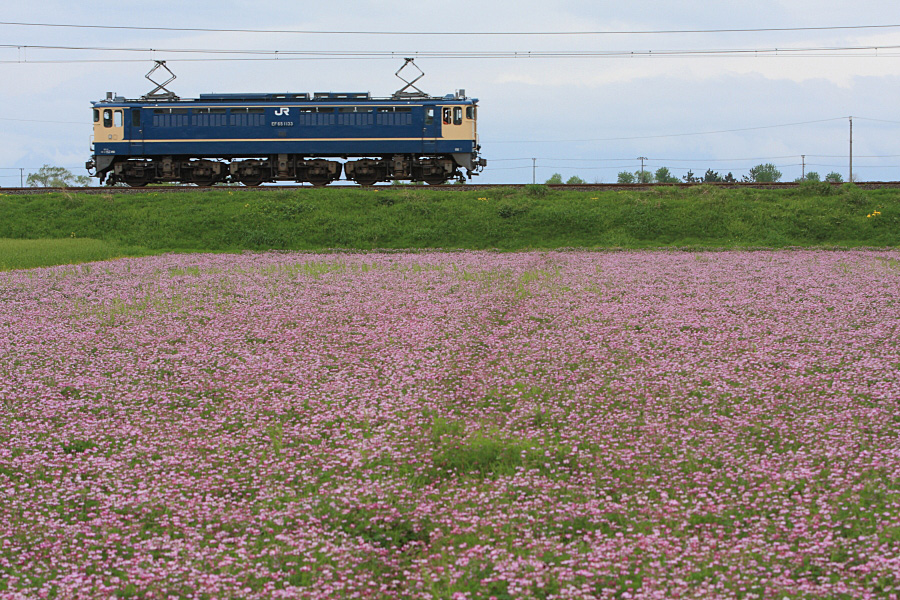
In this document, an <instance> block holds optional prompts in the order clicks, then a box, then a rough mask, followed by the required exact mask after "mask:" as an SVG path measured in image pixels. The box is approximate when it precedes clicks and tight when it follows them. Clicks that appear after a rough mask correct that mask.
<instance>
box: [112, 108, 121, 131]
mask: <svg viewBox="0 0 900 600" xmlns="http://www.w3.org/2000/svg"><path fill="white" fill-rule="evenodd" d="M122 122H123V121H122V111H121V110H114V111H113V125H114V126H115V127H121V126H122Z"/></svg>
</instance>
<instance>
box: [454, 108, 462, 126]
mask: <svg viewBox="0 0 900 600" xmlns="http://www.w3.org/2000/svg"><path fill="white" fill-rule="evenodd" d="M453 124H454V125H462V106H457V107H456V108H454V109H453Z"/></svg>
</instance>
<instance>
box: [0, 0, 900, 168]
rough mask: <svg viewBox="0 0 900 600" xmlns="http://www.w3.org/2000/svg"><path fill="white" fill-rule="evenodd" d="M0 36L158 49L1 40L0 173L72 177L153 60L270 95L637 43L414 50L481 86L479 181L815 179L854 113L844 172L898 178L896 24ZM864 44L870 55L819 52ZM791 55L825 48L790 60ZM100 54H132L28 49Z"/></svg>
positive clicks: (295, 22)
mask: <svg viewBox="0 0 900 600" xmlns="http://www.w3.org/2000/svg"><path fill="white" fill-rule="evenodd" d="M0 6H2V8H3V10H2V11H0V20H2V21H5V22H28V23H55V24H77V25H106V26H114V25H118V26H140V27H162V28H166V27H168V28H175V27H181V28H208V29H258V30H269V31H271V30H293V31H296V30H304V31H356V32H359V31H382V32H384V31H392V32H416V31H418V32H573V31H604V32H608V31H618V32H636V31H660V30H709V29H754V28H810V27H834V26H864V25H900V3H897V2H896V0H892V1H888V0H857V1H856V2H846V1H837V0H816V1H815V2H813V1H807V0H794V1H777V0H761V1H757V2H752V3H750V2H729V1H723V0H718V1H711V0H693V1H682V2H672V1H665V2H663V1H659V2H657V1H646V0H643V1H642V0H635V1H632V2H628V3H623V2H621V1H617V2H606V1H597V0H593V1H591V0H569V1H557V2H546V1H533V0H516V1H506V0H502V1H495V2H476V1H472V0H457V1H455V2H452V3H451V2H447V3H441V2H411V1H407V0H393V1H391V2H384V1H383V0H378V1H374V0H372V1H369V0H356V1H352V2H351V1H347V0H331V1H329V2H322V1H317V2H297V1H292V2H288V1H268V2H267V1H251V0H231V1H228V0H223V1H219V2H205V1H198V2H183V1H178V2H176V1H174V0H157V1H156V2H153V3H145V2H130V1H129V2H115V3H109V5H106V4H104V3H99V4H98V3H72V2H69V1H57V0H50V1H39V2H30V3H28V2H13V1H11V0H0ZM0 40H2V42H0V43H2V44H4V45H13V46H41V45H56V46H94V47H109V48H158V49H160V50H158V51H156V52H154V53H149V52H104V51H97V50H78V51H75V50H65V51H64V50H49V49H48V50H41V49H36V48H27V49H24V48H19V47H15V48H0V61H2V62H0V74H2V84H0V109H2V110H0V115H2V116H0V131H2V136H0V139H2V142H3V143H2V144H0V167H5V168H17V167H24V168H26V174H27V171H28V170H31V169H35V168H37V167H40V166H41V165H43V164H53V165H59V166H65V167H67V168H69V169H71V170H72V171H73V172H75V173H76V174H84V167H83V165H84V162H85V161H86V160H87V159H88V158H89V155H90V150H89V142H90V134H91V123H90V110H89V109H90V101H92V100H99V99H101V98H103V97H104V94H105V92H107V91H114V92H117V93H119V94H121V95H125V96H127V97H129V98H136V97H139V96H141V95H142V94H144V93H146V92H148V91H149V90H150V87H152V86H150V85H149V84H148V82H147V81H146V80H145V79H144V74H145V73H146V72H147V71H148V70H149V68H150V67H151V66H152V60H153V59H159V60H167V61H168V64H169V66H170V67H171V68H172V70H173V71H175V73H176V74H177V75H178V79H177V80H176V81H175V83H173V84H172V86H171V89H172V90H173V91H175V92H176V93H177V94H178V95H180V96H182V97H185V98H187V97H194V96H196V95H197V94H200V93H206V92H263V91H280V92H284V91H296V92H314V91H369V92H371V93H372V94H374V95H376V96H387V95H390V94H391V93H392V92H393V91H395V90H396V89H397V88H398V87H400V82H399V81H398V80H397V79H395V78H394V71H396V70H397V68H399V66H400V65H401V64H402V58H400V57H403V56H407V55H411V54H412V53H414V52H429V51H431V52H435V51H438V52H440V51H446V52H450V51H453V52H461V51H467V52H498V51H517V52H523V53H528V52H540V51H560V52H578V51H588V52H597V51H613V50H616V51H625V52H634V53H636V55H635V56H629V57H621V56H620V57H587V58H585V57H582V58H524V57H523V58H515V59H510V58H473V59H462V58H428V57H423V58H420V59H418V60H417V61H416V62H417V64H418V65H419V66H420V67H421V68H422V69H423V70H424V71H425V73H426V76H425V78H424V79H422V80H421V81H420V87H422V88H423V89H424V90H425V91H427V92H429V93H431V94H433V95H443V94H446V93H452V92H453V91H455V90H456V89H459V88H465V90H466V92H467V94H468V95H469V96H474V97H477V98H479V106H480V109H479V110H480V113H479V117H480V120H479V133H480V137H481V143H482V147H483V155H484V156H485V157H486V158H487V159H488V168H487V170H486V171H485V173H484V174H483V175H482V176H481V179H480V181H482V182H484V183H505V182H530V181H531V180H532V161H531V158H532V157H534V158H537V159H538V160H537V166H538V168H537V174H536V178H537V180H538V181H543V180H546V179H547V178H548V177H550V176H551V175H552V174H553V173H555V172H557V173H560V174H562V175H563V178H564V179H567V178H568V177H570V176H572V175H579V176H580V177H582V178H583V179H585V180H587V181H601V182H610V181H615V180H616V174H617V173H618V172H619V171H621V170H630V171H634V170H637V169H638V168H639V167H640V161H639V160H636V158H637V157H639V156H644V157H647V158H648V160H647V161H646V163H645V166H646V168H648V169H649V170H656V168H658V167H660V166H666V167H668V168H669V169H670V170H671V171H672V172H673V173H675V174H676V175H679V176H680V175H683V174H684V173H685V172H686V171H687V170H688V169H692V170H693V171H694V173H695V174H702V173H703V172H704V171H705V170H706V169H707V168H712V169H714V170H716V171H719V172H720V173H722V174H723V175H724V174H725V173H726V172H729V171H731V172H733V173H734V174H735V176H737V177H740V176H741V175H744V174H746V173H747V171H748V170H749V168H750V167H752V166H753V165H756V164H759V163H763V162H772V163H774V164H776V165H777V166H778V167H779V168H780V170H781V171H782V172H783V173H784V177H783V179H784V180H792V179H794V178H796V177H799V176H800V172H801V166H800V165H801V155H806V163H807V167H806V169H807V171H816V172H818V173H819V174H820V175H822V176H824V175H825V174H826V173H828V172H830V171H837V172H839V173H841V174H842V175H843V177H844V178H845V179H846V178H847V176H848V138H849V123H848V120H847V117H848V116H851V115H852V116H853V117H854V119H853V134H854V135H853V138H854V139H853V141H854V144H853V153H854V175H855V176H856V178H857V179H859V180H870V181H872V180H900V102H898V100H900V27H895V28H889V27H882V28H879V29H871V28H870V29H844V30H807V31H756V32H752V31H745V32H722V33H665V34H663V33H633V34H632V33H629V34H601V35H509V36H506V35H504V36H487V35H446V36H445V35H431V36H421V35H419V36H414V35H399V34H398V35H361V34H347V35H330V34H327V35H326V34H296V33H293V34H291V33H238V32H184V31H135V30H106V29H88V28H55V27H31V26H21V25H0ZM873 46H877V47H878V50H871V49H864V50H856V51H847V50H843V51H838V52H831V51H826V50H822V49H824V48H848V47H863V48H869V47H873ZM890 46H895V47H896V48H890ZM773 48H779V49H782V50H781V51H779V53H778V55H777V56H772V55H770V54H754V53H750V54H747V55H742V56H734V55H725V56H723V55H721V54H719V55H712V56H709V55H706V56H697V55H691V56H685V55H678V56H665V55H664V54H665V53H666V52H667V51H673V50H678V51H682V50H726V49H727V50H760V51H765V50H769V49H773ZM173 49H206V50H210V49H217V50H273V51H274V50H278V51H280V52H282V53H284V52H289V51H310V50H322V51H395V52H397V58H394V59H363V58H354V59H344V60H277V61H276V60H270V58H271V57H270V56H267V55H262V56H257V57H255V58H264V59H266V60H241V61H235V60H231V61H196V60H195V61H193V62H191V61H185V59H186V58H187V59H198V58H205V59H208V58H210V57H214V56H213V55H205V54H204V55H195V54H192V55H185V54H184V53H174V52H171V51H169V50H173ZM790 49H820V50H815V51H806V52H802V53H800V54H802V56H792V55H789V54H790ZM785 51H787V52H785ZM647 52H652V53H653V54H655V55H654V56H647V55H646V53H647ZM811 55H812V56H811ZM219 57H221V55H219ZM229 57H231V58H235V56H231V55H229ZM241 58H244V59H246V58H250V56H248V55H242V56H241ZM113 59H115V60H120V59H127V60H130V61H137V62H72V63H59V62H54V63H49V64H48V63H41V62H37V61H44V60H56V61H67V60H103V61H109V60H113ZM22 61H25V62H22ZM51 121H53V122H51ZM811 121H816V122H814V123H810V122H811ZM797 123H805V124H797ZM787 124H792V125H787ZM780 125H786V126H780ZM775 126H778V127H775ZM736 129H744V131H733V130H736ZM704 132H721V133H704ZM682 134H691V135H682ZM694 134H701V135H694ZM18 178H19V175H18V171H13V170H0V185H17V184H18Z"/></svg>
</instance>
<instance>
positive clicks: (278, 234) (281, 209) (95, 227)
mask: <svg viewBox="0 0 900 600" xmlns="http://www.w3.org/2000/svg"><path fill="white" fill-rule="evenodd" d="M874 211H878V213H874ZM869 215H871V216H869ZM898 225H900V191H897V190H875V191H868V190H867V191H863V190H861V189H859V188H858V187H856V186H854V185H852V184H848V185H845V186H843V187H840V188H832V187H829V186H827V185H815V184H810V185H806V186H802V187H800V188H796V189H791V190H756V189H719V188H713V187H704V186H700V187H696V188H684V189H679V188H674V187H673V188H664V189H654V190H650V191H636V192H612V191H610V192H583V191H568V190H560V191H557V190H550V189H548V188H546V187H545V186H527V187H526V188H525V189H524V190H513V189H500V190H492V191H478V190H471V191H469V190H464V189H462V190H453V191H441V190H430V189H428V188H418V187H412V186H408V187H402V186H397V187H384V188H378V189H377V190H364V189H359V188H350V189H342V188H330V189H310V188H301V189H297V190H272V191H264V190H243V189H225V188H223V189H221V190H214V191H207V192H197V191H193V190H190V189H186V190H185V191H184V192H175V193H171V192H153V191H152V189H150V190H148V191H147V192H146V193H143V194H117V193H116V192H115V190H110V192H109V193H108V194H102V195H86V194H78V193H75V192H72V193H51V194H44V195H33V196H2V197H0V238H10V239H61V238H68V239H71V238H73V237H74V238H76V239H77V238H90V239H92V240H99V241H101V242H105V243H106V244H107V246H106V247H105V250H91V251H90V252H88V253H87V254H85V253H84V252H82V250H84V248H86V246H84V247H81V248H80V249H78V250H77V251H73V252H74V253H75V255H78V256H83V257H87V259H88V260H93V259H94V258H92V256H93V255H92V254H91V252H95V253H96V256H98V257H108V256H116V255H121V254H128V253H131V254H144V253H148V252H152V253H159V252H166V251H240V250H268V249H279V250H321V249H328V248H347V249H359V250H365V249H372V248H466V249H484V248H497V249H501V250H518V249H524V248H561V247H621V248H645V247H667V246H694V247H754V246H766V247H784V246H823V245H826V246H831V245H834V246H845V247H853V246H896V245H898V244H900V227H898ZM92 243H93V242H92ZM8 248H9V242H6V243H5V245H4V246H2V247H0V265H3V264H7V265H9V264H12V261H11V259H10V258H9V252H10V251H9V250H8ZM13 251H14V252H15V251H16V250H15V249H14V250H13ZM104 252H106V253H108V256H103V255H104ZM76 260H78V258H77V257H76ZM6 268H10V267H9V266H7V267H6Z"/></svg>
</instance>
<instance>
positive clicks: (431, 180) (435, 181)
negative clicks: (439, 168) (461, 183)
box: [425, 175, 447, 185]
mask: <svg viewBox="0 0 900 600" xmlns="http://www.w3.org/2000/svg"><path fill="white" fill-rule="evenodd" d="M425 183H427V184H428V185H443V184H445V183H447V178H446V177H444V176H443V175H429V176H427V177H425Z"/></svg>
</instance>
